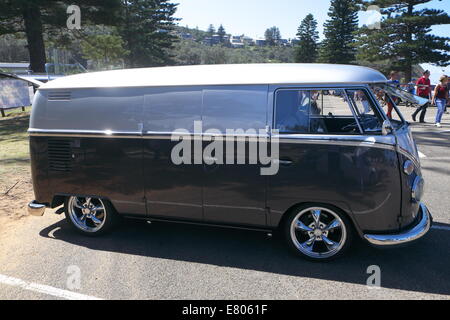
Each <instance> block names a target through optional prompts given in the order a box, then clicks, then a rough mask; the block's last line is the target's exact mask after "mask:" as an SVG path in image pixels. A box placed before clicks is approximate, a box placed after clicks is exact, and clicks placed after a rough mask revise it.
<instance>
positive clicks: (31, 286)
mask: <svg viewBox="0 0 450 320" xmlns="http://www.w3.org/2000/svg"><path fill="white" fill-rule="evenodd" d="M0 283H1V284H6V285H9V286H14V287H19V288H22V289H24V290H30V291H35V292H39V293H44V294H48V295H51V296H55V297H59V298H64V299H68V300H102V299H100V298H96V297H92V296H87V295H84V294H81V293H77V292H72V291H68V290H63V289H58V288H55V287H50V286H46V285H43V284H38V283H33V282H28V281H24V280H21V279H17V278H13V277H9V276H5V275H2V274H0Z"/></svg>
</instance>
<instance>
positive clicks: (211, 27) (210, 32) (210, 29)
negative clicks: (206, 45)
mask: <svg viewBox="0 0 450 320" xmlns="http://www.w3.org/2000/svg"><path fill="white" fill-rule="evenodd" d="M206 33H207V34H208V37H212V36H213V35H215V34H216V28H214V26H213V25H212V24H210V25H209V27H208V31H206Z"/></svg>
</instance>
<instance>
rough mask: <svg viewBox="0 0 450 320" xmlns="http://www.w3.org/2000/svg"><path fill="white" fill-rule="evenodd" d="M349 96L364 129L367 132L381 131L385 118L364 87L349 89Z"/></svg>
mask: <svg viewBox="0 0 450 320" xmlns="http://www.w3.org/2000/svg"><path fill="white" fill-rule="evenodd" d="M347 96H348V98H349V100H350V101H351V103H352V104H353V106H354V108H355V110H356V113H357V116H358V120H359V124H360V126H361V128H362V129H363V131H364V132H366V133H368V132H370V133H381V130H382V123H383V118H382V116H381V114H380V113H379V112H378V111H377V109H376V107H375V105H374V103H373V101H372V100H371V98H370V96H369V95H368V93H367V91H366V90H363V89H352V90H347Z"/></svg>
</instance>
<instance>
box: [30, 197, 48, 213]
mask: <svg viewBox="0 0 450 320" xmlns="http://www.w3.org/2000/svg"><path fill="white" fill-rule="evenodd" d="M44 212H45V204H42V203H37V202H36V200H33V201H31V202H30V203H29V204H28V213H29V214H30V215H32V216H38V217H40V216H43V215H44Z"/></svg>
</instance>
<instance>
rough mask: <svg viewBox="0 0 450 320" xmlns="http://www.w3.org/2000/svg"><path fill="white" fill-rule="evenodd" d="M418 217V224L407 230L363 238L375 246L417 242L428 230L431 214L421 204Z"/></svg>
mask: <svg viewBox="0 0 450 320" xmlns="http://www.w3.org/2000/svg"><path fill="white" fill-rule="evenodd" d="M419 216H420V218H419V222H418V223H417V224H416V225H414V226H413V227H412V228H411V229H409V230H406V231H403V232H401V233H397V234H365V235H364V238H365V239H366V240H367V241H369V242H370V243H371V244H373V245H377V246H393V245H399V244H403V243H408V242H411V241H414V240H417V239H419V238H422V237H423V236H424V235H425V234H426V233H427V232H428V231H429V230H430V228H431V224H432V217H431V213H430V211H428V208H427V207H426V206H425V205H424V204H423V203H421V204H420V206H419Z"/></svg>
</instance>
